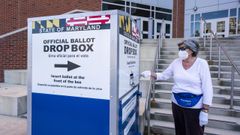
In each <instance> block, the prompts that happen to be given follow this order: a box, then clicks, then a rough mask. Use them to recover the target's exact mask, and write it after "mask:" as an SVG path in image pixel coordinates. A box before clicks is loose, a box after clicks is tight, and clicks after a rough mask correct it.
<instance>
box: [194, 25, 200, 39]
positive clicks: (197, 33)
mask: <svg viewBox="0 0 240 135" xmlns="http://www.w3.org/2000/svg"><path fill="white" fill-rule="evenodd" d="M194 34H195V37H200V22H195V32H194Z"/></svg>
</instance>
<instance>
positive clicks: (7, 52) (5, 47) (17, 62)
mask: <svg viewBox="0 0 240 135" xmlns="http://www.w3.org/2000/svg"><path fill="white" fill-rule="evenodd" d="M75 9H79V10H91V11H97V10H101V0H1V1H0V20H1V21H0V35H2V34H4V33H7V32H11V31H14V30H17V29H19V28H23V27H26V26H27V18H29V17H37V16H49V15H59V14H63V13H66V12H69V11H72V10H75ZM26 68H27V31H23V32H20V33H17V34H14V35H11V36H9V37H6V38H3V39H0V82H3V81H4V79H3V78H4V76H3V70H4V69H26Z"/></svg>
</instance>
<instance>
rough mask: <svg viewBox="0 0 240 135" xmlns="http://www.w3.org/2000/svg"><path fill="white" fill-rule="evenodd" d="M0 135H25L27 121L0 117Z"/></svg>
mask: <svg viewBox="0 0 240 135" xmlns="http://www.w3.org/2000/svg"><path fill="white" fill-rule="evenodd" d="M0 135H27V119H25V118H18V117H10V116H4V115H0Z"/></svg>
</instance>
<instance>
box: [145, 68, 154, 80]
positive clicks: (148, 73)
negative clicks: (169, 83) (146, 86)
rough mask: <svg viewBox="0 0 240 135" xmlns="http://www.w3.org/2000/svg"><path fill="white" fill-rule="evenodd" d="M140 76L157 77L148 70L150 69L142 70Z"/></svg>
mask: <svg viewBox="0 0 240 135" xmlns="http://www.w3.org/2000/svg"><path fill="white" fill-rule="evenodd" d="M141 76H142V77H144V78H148V77H151V79H155V80H156V79H157V74H156V73H154V72H152V71H150V70H146V71H143V72H142V73H141Z"/></svg>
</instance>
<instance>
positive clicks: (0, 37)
mask: <svg viewBox="0 0 240 135" xmlns="http://www.w3.org/2000/svg"><path fill="white" fill-rule="evenodd" d="M75 12H90V11H88V10H79V9H74V10H72V11H69V12H66V13H64V14H62V15H65V14H71V13H75ZM25 30H27V27H23V28H20V29H17V30H14V31H11V32H7V33H5V34H2V35H0V39H2V38H5V37H8V36H11V35H14V34H16V33H19V32H22V31H25Z"/></svg>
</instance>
